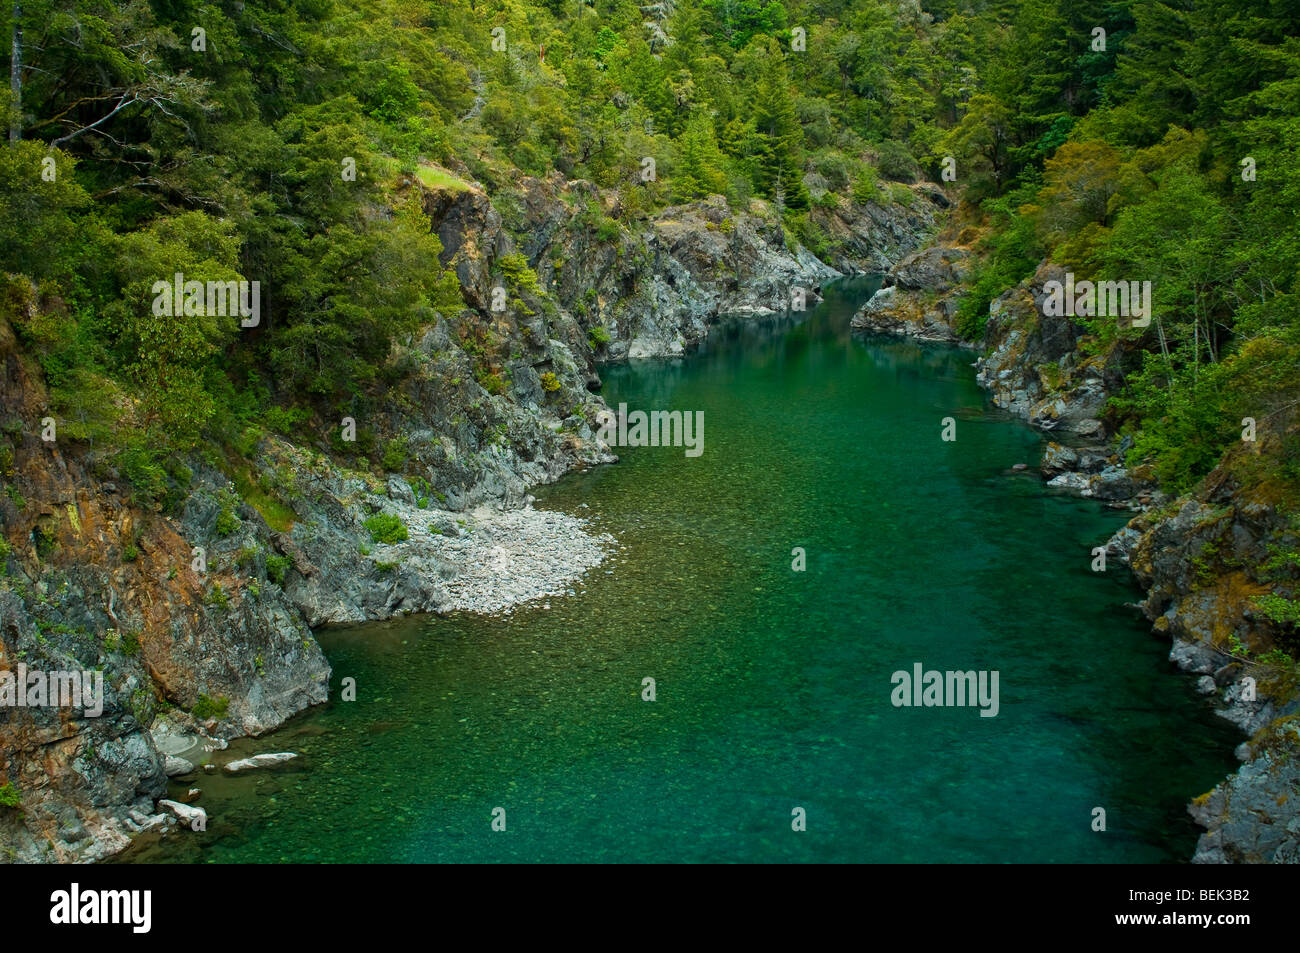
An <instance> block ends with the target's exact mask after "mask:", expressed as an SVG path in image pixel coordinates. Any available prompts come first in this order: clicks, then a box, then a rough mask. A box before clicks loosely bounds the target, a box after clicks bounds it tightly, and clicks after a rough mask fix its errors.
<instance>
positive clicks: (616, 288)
mask: <svg viewBox="0 0 1300 953" xmlns="http://www.w3.org/2000/svg"><path fill="white" fill-rule="evenodd" d="M409 187H410V188H419V189H420V193H421V200H422V203H423V207H424V209H425V211H426V212H427V213H428V215H429V217H430V220H431V223H432V225H433V228H434V229H435V230H436V232H437V234H438V236H439V238H440V239H441V241H442V244H443V255H442V262H441V264H445V265H446V266H448V267H450V268H452V269H454V271H455V273H456V275H457V276H458V278H459V280H460V284H461V287H462V292H463V296H464V298H465V301H466V303H467V304H468V306H469V308H471V309H472V312H473V313H472V314H471V315H469V316H468V317H467V316H466V315H441V316H435V318H434V320H432V321H431V323H429V324H428V326H427V327H426V328H425V330H424V331H423V333H422V334H421V336H420V337H419V338H418V340H416V341H413V342H411V344H410V346H409V347H406V348H404V350H403V353H402V354H401V358H400V361H401V363H400V364H399V365H398V366H397V367H396V369H395V372H394V373H393V374H392V383H391V384H390V387H389V390H388V393H387V396H386V399H385V401H384V403H383V405H382V406H381V407H379V408H378V409H377V410H376V411H375V412H374V413H372V414H370V415H369V416H368V417H367V418H366V419H365V420H363V421H357V422H356V426H357V433H356V446H357V448H358V449H359V450H360V452H361V454H364V456H365V457H366V458H368V459H365V460H361V461H357V462H356V463H355V464H349V465H345V464H344V463H341V462H339V460H338V455H337V454H335V455H334V459H331V458H330V456H329V455H328V454H329V451H330V450H331V445H333V449H334V450H336V451H337V450H338V449H339V446H340V445H339V444H337V442H336V440H337V431H338V427H339V426H340V424H339V422H337V421H327V422H320V421H315V422H313V423H312V424H311V425H310V426H306V427H304V428H302V432H300V433H295V434H293V435H291V437H290V439H283V438H281V437H276V436H265V435H264V436H262V437H261V438H260V439H259V440H257V441H256V445H255V446H254V447H252V448H251V449H250V450H248V451H241V452H242V453H243V454H244V457H245V459H243V460H242V461H241V466H243V467H244V468H245V473H244V476H245V477H246V478H247V481H248V486H247V487H245V489H244V493H243V494H241V493H239V492H236V490H235V488H234V487H233V486H231V485H230V484H229V483H228V481H227V477H226V476H225V475H223V474H222V473H221V472H219V471H218V470H217V469H216V468H215V467H214V465H213V464H212V463H211V462H210V461H209V460H205V458H204V456H203V455H202V454H196V455H195V456H194V458H193V459H190V460H189V461H187V464H188V468H189V470H190V471H191V472H190V473H188V474H187V475H186V480H187V481H188V484H189V485H188V487H186V488H185V492H184V493H183V495H182V498H181V499H179V500H174V501H172V502H171V503H170V504H169V505H168V506H166V507H165V508H159V507H153V506H145V505H139V504H137V503H136V502H134V501H133V500H132V499H131V497H130V496H129V493H130V488H129V487H128V486H127V485H126V482H125V481H124V480H120V478H119V477H118V476H117V475H116V474H115V473H114V472H113V470H112V464H111V461H108V460H105V459H104V458H103V457H102V456H97V455H96V453H95V451H94V448H89V447H85V446H80V445H77V444H75V443H74V442H71V441H67V440H62V439H60V440H57V441H55V442H54V443H46V442H44V441H42V440H41V439H40V436H39V431H40V427H39V422H40V420H41V419H42V417H43V416H45V414H46V408H47V406H48V403H49V402H48V400H47V397H46V394H45V392H44V388H43V385H42V381H41V375H40V372H39V370H38V369H37V368H36V367H35V366H34V365H33V364H32V363H31V362H30V360H29V359H28V358H27V357H26V356H25V355H24V354H23V353H22V351H21V349H20V348H19V346H18V344H17V341H16V339H15V337H14V334H13V331H12V330H11V328H10V326H9V324H8V322H7V321H3V320H0V470H3V476H4V479H5V481H6V484H7V485H8V488H9V493H7V494H0V539H3V541H4V547H3V548H0V565H2V567H3V569H4V571H5V575H4V576H3V577H0V669H13V668H14V667H15V665H16V664H17V663H18V662H19V661H23V662H25V663H26V665H27V666H28V667H29V668H38V667H40V668H45V669H50V670H65V669H69V668H76V669H81V670H86V671H90V670H93V669H97V668H99V667H102V669H103V676H104V677H103V687H104V709H103V713H102V714H101V715H100V717H98V718H91V717H85V716H84V715H83V712H82V711H81V710H79V709H69V708H51V707H38V708H18V709H4V710H0V785H12V789H13V792H14V793H16V795H17V797H18V799H19V802H20V803H19V807H17V808H7V807H0V852H3V859H9V860H17V861H24V862H28V861H91V860H96V859H99V858H102V857H105V856H107V855H109V854H112V853H114V852H116V851H119V850H121V849H122V848H124V847H125V846H126V845H127V844H128V843H129V838H130V836H131V835H132V834H134V833H138V832H139V831H141V830H146V829H156V828H157V827H158V826H160V825H162V824H163V823H165V822H166V821H167V818H166V815H165V814H164V813H162V812H159V811H157V810H156V809H155V806H154V805H155V802H156V800H157V799H158V798H159V797H161V796H162V795H164V794H165V793H166V789H167V778H168V777H169V776H176V777H179V776H184V775H185V774H188V773H190V772H192V771H194V770H195V767H194V766H195V765H196V764H203V765H204V767H205V770H206V769H208V768H211V764H210V761H209V759H208V758H207V757H206V756H205V755H206V753H207V752H210V751H213V750H220V749H221V748H224V747H225V745H226V740H227V739H229V738H232V737H235V736H239V735H249V734H259V733H262V732H265V731H267V730H270V729H272V728H275V727H277V726H278V725H280V724H281V723H283V721H284V720H285V719H287V718H289V717H290V716H292V715H293V714H295V713H297V712H299V711H301V710H302V709H304V708H306V707H309V706H311V705H314V704H317V703H319V702H322V701H324V700H325V699H326V696H327V692H328V681H329V675H330V670H329V665H328V663H327V662H326V660H325V657H324V655H323V654H322V653H321V651H320V648H319V646H318V645H317V643H316V641H315V639H314V638H313V636H312V633H311V627H312V626H315V625H321V624H325V623H331V622H353V621H362V620H372V619H383V618H387V617H389V616H392V615H394V614H397V613H406V612H423V611H441V610H448V609H453V608H462V609H470V610H472V611H485V612H495V611H508V610H509V608H510V607H511V606H512V605H514V604H516V603H518V602H520V601H524V600H528V599H534V598H544V597H546V596H548V595H552V594H559V593H563V592H567V591H569V589H570V587H571V586H572V585H573V583H574V582H575V580H576V579H577V578H578V576H579V575H581V573H582V572H583V571H585V570H586V569H588V568H590V567H591V566H594V565H596V564H598V563H599V562H600V560H601V559H602V558H603V556H604V553H605V551H606V550H607V549H608V547H609V546H611V545H612V544H613V541H612V540H608V539H599V538H595V537H592V536H590V535H589V534H587V533H586V532H585V531H584V529H583V526H582V522H581V521H580V520H577V519H574V518H572V517H566V516H564V514H555V513H542V512H538V511H534V510H532V509H531V508H530V507H529V506H528V503H529V502H530V497H528V495H527V490H528V488H529V487H531V486H533V485H536V484H540V483H546V482H550V481H553V480H555V479H557V478H558V477H560V476H561V475H563V474H564V473H566V472H568V471H569V470H571V469H573V468H575V467H583V466H589V465H592V464H596V463H602V462H612V461H614V460H615V459H616V457H615V456H614V454H613V453H612V452H611V449H610V448H609V447H607V446H605V445H604V444H603V443H601V442H600V441H599V440H598V439H597V438H596V435H595V433H594V432H593V428H592V426H591V424H590V423H589V421H594V420H595V419H596V413H597V412H598V411H600V410H602V409H604V403H603V401H601V399H600V398H599V397H598V396H595V395H594V394H593V393H592V391H594V390H597V389H599V386H600V377H599V373H598V371H597V366H596V362H597V360H610V359H622V358H627V357H648V356H658V355H672V354H681V353H683V352H684V351H685V350H686V349H688V348H689V347H691V346H692V345H693V344H695V343H696V342H698V341H699V340H701V339H702V338H703V337H704V336H705V335H706V334H707V333H708V330H709V327H710V325H711V323H712V322H713V321H715V320H716V319H717V318H718V316H719V314H720V313H737V312H738V313H750V314H761V313H764V312H768V311H784V310H787V309H788V308H789V307H790V305H791V302H792V295H793V294H794V293H795V292H796V291H797V290H799V289H803V290H805V291H806V293H807V298H806V300H807V302H808V303H812V302H814V301H816V300H817V294H816V292H817V289H818V288H819V287H820V286H821V285H822V284H823V283H824V282H826V281H827V280H829V279H831V278H833V277H835V276H837V275H838V274H839V273H840V271H847V270H854V269H858V270H868V269H875V268H877V267H883V266H886V265H888V264H890V263H892V262H893V261H894V260H895V258H896V257H897V256H898V255H901V254H903V253H905V252H907V251H910V250H911V249H912V248H914V247H915V246H916V245H917V244H918V243H919V242H920V241H921V239H922V237H923V235H924V233H925V232H926V230H927V229H928V228H929V227H930V224H931V222H932V221H933V209H934V207H935V205H936V201H935V199H934V197H933V195H931V194H930V193H929V192H927V190H926V189H925V188H924V187H916V188H915V189H914V191H915V192H916V194H917V201H915V202H914V203H912V207H910V208H904V207H902V206H898V205H894V204H891V203H890V202H889V201H887V200H886V199H885V197H884V196H885V193H883V192H882V200H881V202H880V203H870V204H867V205H857V204H853V203H849V202H847V201H842V202H841V203H840V207H839V208H837V209H834V210H831V209H818V210H815V212H814V216H815V218H816V220H817V221H818V222H819V223H820V226H821V227H822V228H823V230H825V231H827V232H829V233H830V234H832V236H833V237H839V238H841V239H846V248H847V250H846V252H845V253H844V254H843V255H842V256H841V259H840V260H839V261H838V263H837V267H831V266H829V265H826V264H824V263H823V262H821V261H819V260H818V259H817V258H816V257H814V256H813V255H812V254H811V253H810V252H808V250H807V249H805V248H802V247H801V246H798V245H797V244H793V243H791V244H787V240H786V236H785V233H784V230H783V229H782V228H781V226H780V225H779V223H778V220H777V218H776V216H775V214H774V213H773V212H772V210H771V209H770V208H769V207H767V206H766V205H765V204H764V203H761V202H755V203H753V205H752V206H751V208H750V209H748V210H746V211H744V212H741V213H734V212H732V211H730V210H729V209H728V208H727V207H726V205H725V203H722V202H720V201H719V200H717V199H716V198H715V199H710V200H706V201H702V202H695V203H691V204H690V205H685V206H680V207H677V208H672V209H666V210H664V211H661V212H659V213H657V214H655V215H654V216H652V217H651V218H650V219H648V220H645V221H643V222H641V223H640V224H639V225H635V226H633V227H632V228H631V230H629V229H628V228H626V227H623V226H620V225H619V224H618V223H616V222H614V221H613V219H612V218H611V217H610V216H611V215H612V214H613V213H615V212H616V211H617V209H615V208H614V207H613V206H612V204H611V203H612V201H613V199H612V198H611V194H605V193H601V192H600V191H599V190H598V189H596V187H595V186H593V185H591V184H590V183H584V182H566V181H565V180H564V179H563V178H562V177H560V176H558V175H556V176H552V177H550V178H548V179H525V180H523V181H522V182H521V183H520V187H519V189H518V191H517V192H516V193H515V194H513V195H507V196H500V197H498V200H497V202H496V203H494V202H493V201H492V200H490V199H489V198H488V196H487V195H486V194H485V193H484V192H483V191H482V190H481V189H479V188H477V187H472V188H454V189H443V190H425V189H423V188H422V187H420V186H419V185H418V184H417V183H414V182H413V183H410V185H409ZM927 196H929V197H928V198H927ZM517 255H523V256H524V259H525V260H526V261H527V263H528V265H529V266H531V271H530V270H529V269H520V268H519V267H518V260H517V258H516V257H515V256H517ZM507 256H510V257H507ZM429 264H430V267H431V268H432V267H435V266H436V265H438V264H439V263H435V262H430V263H429ZM497 289H502V291H504V295H501V294H499V293H498V291H497ZM500 297H504V298H505V299H506V300H505V307H504V308H498V307H496V305H498V304H499V303H500V302H499V300H498V298H500ZM373 461H383V462H382V467H383V470H384V471H385V472H386V475H385V476H382V477H381V476H379V475H377V473H376V471H377V469H378V468H377V467H375V466H374V464H373ZM388 471H392V472H388ZM119 484H120V486H119ZM253 493H257V494H259V499H260V502H259V505H258V506H254V505H252V504H251V503H250V502H249V500H250V499H251V498H252V495H253ZM268 499H270V500H271V501H273V502H278V504H279V505H280V507H281V509H282V512H278V513H274V512H272V509H268V504H267V500H268ZM503 508H504V510H506V512H503ZM376 515H381V516H388V517H396V518H397V519H398V520H399V521H400V522H401V523H402V524H403V525H404V526H405V527H406V528H407V538H406V539H404V540H397V539H394V540H392V541H391V542H381V541H378V540H376V539H372V534H371V532H370V530H369V529H367V527H366V525H365V522H366V520H367V519H370V518H372V517H374V516H376ZM471 530H473V532H471ZM520 574H524V575H525V576H526V578H521V576H520ZM167 707H170V709H171V710H170V711H169V712H168V713H167V714H166V715H165V716H160V715H159V712H160V709H163V708H167ZM3 790H4V791H6V792H8V790H9V789H8V788H4V789H3ZM198 796H199V795H198V793H197V792H194V793H192V794H191V795H186V800H190V799H192V798H197V797H198ZM165 808H167V809H169V812H170V813H172V814H176V815H177V816H182V817H184V816H188V817H190V818H191V819H192V818H194V817H197V816H198V815H197V814H194V813H192V811H197V810H199V809H198V808H194V809H189V808H187V806H186V805H185V804H182V803H180V802H172V803H171V804H168V805H165ZM182 809H183V810H182Z"/></svg>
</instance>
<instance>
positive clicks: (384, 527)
mask: <svg viewBox="0 0 1300 953" xmlns="http://www.w3.org/2000/svg"><path fill="white" fill-rule="evenodd" d="M361 525H362V526H364V527H365V528H366V529H367V530H368V531H369V532H370V538H371V539H372V540H374V541H375V542H376V543H402V542H405V541H406V540H408V539H410V538H411V534H410V533H408V532H407V531H406V524H405V523H403V522H402V520H401V517H398V516H394V515H393V514H391V513H376V514H375V515H374V516H371V517H370V518H369V519H367V520H366V521H365V522H364V523H362V524H361Z"/></svg>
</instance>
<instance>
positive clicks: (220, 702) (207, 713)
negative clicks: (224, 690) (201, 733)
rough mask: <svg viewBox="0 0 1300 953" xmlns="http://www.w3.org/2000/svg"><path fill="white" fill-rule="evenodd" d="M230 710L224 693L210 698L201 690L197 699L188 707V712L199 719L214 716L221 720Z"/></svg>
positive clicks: (228, 700) (203, 719)
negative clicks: (191, 706)
mask: <svg viewBox="0 0 1300 953" xmlns="http://www.w3.org/2000/svg"><path fill="white" fill-rule="evenodd" d="M229 711H230V699H229V698H227V697H226V696H225V695H219V696H217V697H216V698H211V697H209V696H208V695H205V694H204V693H203V692H199V699H198V701H196V702H195V703H194V707H193V708H191V709H190V714H191V715H193V716H194V717H195V718H197V719H198V720H199V721H207V720H208V719H209V718H215V719H216V720H217V721H221V720H222V719H223V718H225V717H226V714H227V713H228V712H229Z"/></svg>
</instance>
